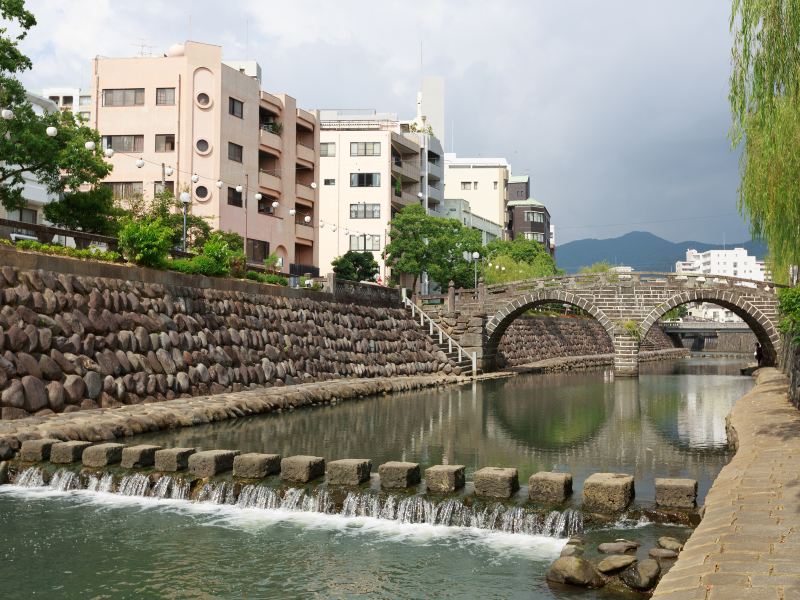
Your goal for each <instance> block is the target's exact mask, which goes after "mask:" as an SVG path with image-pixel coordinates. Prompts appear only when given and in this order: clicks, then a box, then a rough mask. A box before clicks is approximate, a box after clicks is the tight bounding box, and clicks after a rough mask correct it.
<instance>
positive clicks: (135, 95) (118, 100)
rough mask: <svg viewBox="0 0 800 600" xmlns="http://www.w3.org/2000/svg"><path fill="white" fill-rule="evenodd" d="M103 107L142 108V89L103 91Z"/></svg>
mask: <svg viewBox="0 0 800 600" xmlns="http://www.w3.org/2000/svg"><path fill="white" fill-rule="evenodd" d="M103 106H144V88H126V89H116V90H103Z"/></svg>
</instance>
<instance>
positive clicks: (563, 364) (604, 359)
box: [501, 348, 691, 374]
mask: <svg viewBox="0 0 800 600" xmlns="http://www.w3.org/2000/svg"><path fill="white" fill-rule="evenodd" d="M690 354H691V352H690V351H689V350H686V349H685V348H672V349H668V350H650V351H642V352H640V353H639V360H640V361H641V362H650V361H656V360H673V359H676V358H685V357H687V356H689V355H690ZM609 366H614V355H613V354H586V355H583V356H559V357H556V358H547V359H544V360H538V361H535V362H530V363H526V364H523V365H518V366H515V367H507V368H506V370H505V371H501V373H509V374H511V373H513V374H520V373H558V372H561V371H579V370H583V369H595V368H598V367H609Z"/></svg>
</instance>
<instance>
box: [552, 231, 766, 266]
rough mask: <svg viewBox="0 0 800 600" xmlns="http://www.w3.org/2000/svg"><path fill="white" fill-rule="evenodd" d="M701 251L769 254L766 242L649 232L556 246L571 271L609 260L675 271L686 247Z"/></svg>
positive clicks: (559, 257)
mask: <svg viewBox="0 0 800 600" xmlns="http://www.w3.org/2000/svg"><path fill="white" fill-rule="evenodd" d="M689 248H694V249H695V250H697V251H698V252H705V251H706V250H722V249H723V248H727V249H728V250H731V249H733V248H745V249H746V250H747V252H748V254H750V255H751V256H757V257H758V258H759V259H763V258H764V256H765V255H766V254H767V246H766V244H765V243H764V242H761V241H757V240H750V241H748V242H742V243H739V244H725V246H724V247H723V245H722V244H707V243H705V242H692V241H689V242H670V241H668V240H665V239H664V238H660V237H658V236H657V235H653V234H652V233H648V232H647V231H631V232H630V233H626V234H625V235H622V236H620V237H616V238H608V239H605V240H598V239H593V238H588V239H584V240H575V241H572V242H567V243H566V244H564V245H563V246H558V247H557V248H556V263H557V264H558V267H559V268H561V269H564V270H565V271H566V272H567V273H576V272H577V271H578V269H580V268H581V267H585V266H588V265H591V264H592V263H596V262H600V261H607V262H609V263H611V264H612V265H625V266H628V267H633V268H634V270H636V271H659V272H666V273H668V272H672V271H674V270H675V262H676V261H678V260H685V259H686V250H688V249H689Z"/></svg>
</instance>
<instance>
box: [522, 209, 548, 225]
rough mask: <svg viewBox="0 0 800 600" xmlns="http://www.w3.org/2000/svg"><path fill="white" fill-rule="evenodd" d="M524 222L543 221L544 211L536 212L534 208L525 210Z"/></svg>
mask: <svg viewBox="0 0 800 600" xmlns="http://www.w3.org/2000/svg"><path fill="white" fill-rule="evenodd" d="M525 222H527V223H531V222H533V223H544V213H541V212H536V211H535V210H526V211H525Z"/></svg>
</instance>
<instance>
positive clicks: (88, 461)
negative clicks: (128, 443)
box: [81, 443, 125, 467]
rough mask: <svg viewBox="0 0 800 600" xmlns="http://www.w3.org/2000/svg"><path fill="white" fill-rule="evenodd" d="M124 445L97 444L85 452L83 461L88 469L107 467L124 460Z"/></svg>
mask: <svg viewBox="0 0 800 600" xmlns="http://www.w3.org/2000/svg"><path fill="white" fill-rule="evenodd" d="M123 448H125V446H124V445H123V444H114V443H108V444H97V445H96V446H89V447H88V448H86V450H84V451H83V456H82V458H81V460H82V461H83V465H84V466H86V467H106V466H108V465H115V464H117V463H118V462H119V461H120V460H122V450H123Z"/></svg>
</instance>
